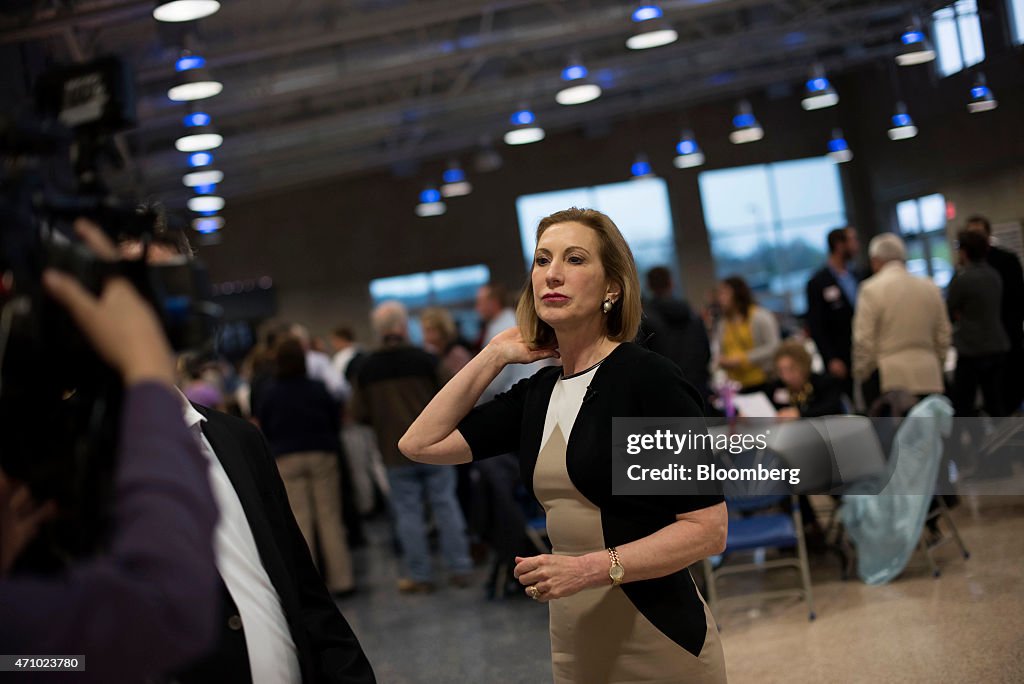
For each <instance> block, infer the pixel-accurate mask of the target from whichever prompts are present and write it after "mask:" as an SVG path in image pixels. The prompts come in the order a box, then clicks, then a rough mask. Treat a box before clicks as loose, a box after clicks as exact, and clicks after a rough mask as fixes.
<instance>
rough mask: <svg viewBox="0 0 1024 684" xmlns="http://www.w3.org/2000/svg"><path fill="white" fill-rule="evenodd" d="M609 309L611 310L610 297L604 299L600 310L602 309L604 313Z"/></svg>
mask: <svg viewBox="0 0 1024 684" xmlns="http://www.w3.org/2000/svg"><path fill="white" fill-rule="evenodd" d="M611 310H612V300H611V299H606V300H604V304H602V305H601V311H603V312H604V313H608V312H609V311H611Z"/></svg>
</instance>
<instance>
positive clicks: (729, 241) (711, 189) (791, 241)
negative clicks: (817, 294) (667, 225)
mask: <svg viewBox="0 0 1024 684" xmlns="http://www.w3.org/2000/svg"><path fill="white" fill-rule="evenodd" d="M699 182H700V195H701V200H702V202H703V205H704V222H705V224H706V225H707V229H708V237H709V239H710V242H711V252H712V255H713V256H714V259H715V274H716V275H717V276H718V277H719V278H725V277H728V276H730V275H741V276H743V277H744V278H745V279H746V280H747V282H748V283H749V284H750V286H751V288H752V289H753V290H754V291H755V293H756V294H757V299H758V301H759V303H761V304H762V305H764V306H767V307H768V308H770V309H773V310H775V311H779V312H790V313H801V312H803V311H805V310H806V308H807V296H806V291H805V290H806V286H807V281H808V280H809V279H810V277H811V275H812V274H813V272H814V271H815V270H816V269H818V268H821V265H822V263H823V262H824V261H825V257H826V255H827V251H828V250H827V245H826V238H827V236H828V232H829V231H830V230H832V229H833V228H838V227H841V226H844V225H845V224H846V207H845V202H844V201H843V188H842V182H841V181H840V178H839V169H838V167H837V166H836V164H835V162H833V161H832V160H831V159H829V158H827V157H821V158H812V159H798V160H796V161H788V162H780V163H777V164H759V165H757V166H744V167H740V168H735V169H721V170H716V171H705V172H703V173H701V174H700V176H699Z"/></svg>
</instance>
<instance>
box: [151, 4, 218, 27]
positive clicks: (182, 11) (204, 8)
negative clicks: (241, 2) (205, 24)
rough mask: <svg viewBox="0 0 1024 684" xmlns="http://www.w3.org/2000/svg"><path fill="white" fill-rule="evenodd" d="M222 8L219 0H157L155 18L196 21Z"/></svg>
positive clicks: (168, 20)
mask: <svg viewBox="0 0 1024 684" xmlns="http://www.w3.org/2000/svg"><path fill="white" fill-rule="evenodd" d="M219 9H220V3H219V2H217V0H157V3H156V6H155V7H154V8H153V18H154V19H156V20H157V21H166V22H172V23H177V22H182V21H195V20H196V19H202V18H204V17H208V16H210V15H211V14H214V13H216V12H217V10H219Z"/></svg>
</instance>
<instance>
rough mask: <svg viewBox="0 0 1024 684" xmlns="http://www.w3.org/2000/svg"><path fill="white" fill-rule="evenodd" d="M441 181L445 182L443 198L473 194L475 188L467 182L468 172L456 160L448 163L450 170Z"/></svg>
mask: <svg viewBox="0 0 1024 684" xmlns="http://www.w3.org/2000/svg"><path fill="white" fill-rule="evenodd" d="M441 180H443V181H444V183H442V184H441V196H442V197H445V198H448V197H462V196H463V195H468V194H469V193H471V192H473V186H472V185H471V184H470V182H469V181H467V180H466V172H465V171H463V170H462V166H461V165H460V164H459V162H457V161H455V160H454V159H453V160H452V161H450V162H448V168H447V169H445V172H444V173H443V174H442V175H441Z"/></svg>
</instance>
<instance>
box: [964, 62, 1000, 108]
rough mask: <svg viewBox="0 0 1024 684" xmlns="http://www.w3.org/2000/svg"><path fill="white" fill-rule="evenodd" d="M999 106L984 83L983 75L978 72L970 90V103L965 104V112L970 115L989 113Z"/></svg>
mask: <svg viewBox="0 0 1024 684" xmlns="http://www.w3.org/2000/svg"><path fill="white" fill-rule="evenodd" d="M998 106H999V102H998V100H996V96H995V95H993V94H992V90H991V89H990V88H989V87H988V85H987V84H986V83H985V74H983V73H981V72H979V73H978V75H977V77H975V79H974V86H973V87H972V88H971V101H970V102H968V103H967V111H969V112H970V113H971V114H978V113H981V112H990V111H992V110H993V109H995V108H996V107H998Z"/></svg>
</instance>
